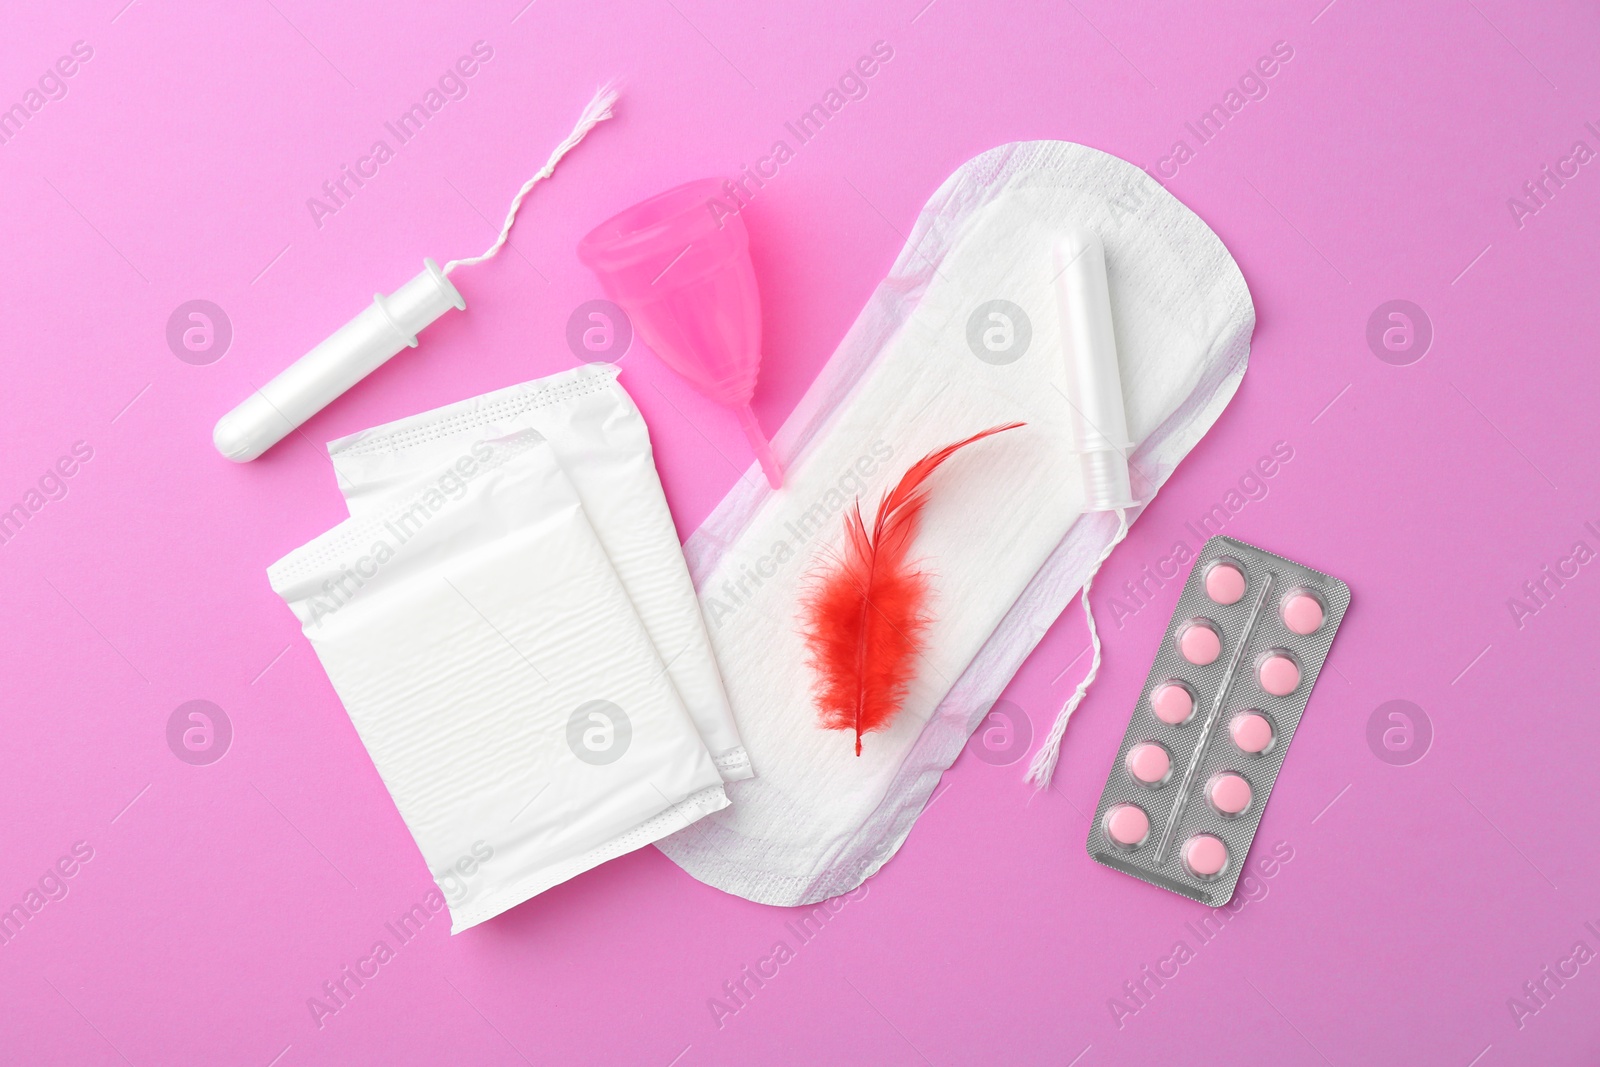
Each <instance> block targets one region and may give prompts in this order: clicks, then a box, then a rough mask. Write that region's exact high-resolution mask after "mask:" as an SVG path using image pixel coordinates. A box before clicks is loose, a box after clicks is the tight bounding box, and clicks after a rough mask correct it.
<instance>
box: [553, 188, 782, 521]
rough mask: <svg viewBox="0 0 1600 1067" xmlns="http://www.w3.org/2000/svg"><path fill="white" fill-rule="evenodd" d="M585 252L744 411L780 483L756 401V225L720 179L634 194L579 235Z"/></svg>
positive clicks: (651, 334)
mask: <svg viewBox="0 0 1600 1067" xmlns="http://www.w3.org/2000/svg"><path fill="white" fill-rule="evenodd" d="M578 258H579V259H581V260H583V262H584V264H585V265H586V266H587V267H588V268H589V269H590V270H592V271H594V272H595V275H596V276H597V277H599V279H600V285H601V287H602V288H604V289H605V291H606V295H607V296H609V297H610V298H611V299H612V300H615V301H616V302H617V303H618V304H619V305H621V307H622V309H623V310H624V311H626V312H627V313H628V317H629V318H631V319H632V320H633V326H634V328H635V329H636V330H638V331H639V336H641V337H643V338H644V340H645V343H646V344H648V345H649V346H650V347H651V348H652V349H654V350H655V353H656V355H658V356H660V357H661V359H662V361H663V362H664V363H666V365H667V366H669V367H671V368H672V369H673V370H675V371H677V372H678V373H679V374H681V375H683V376H684V377H685V378H687V379H689V382H690V384H692V385H693V386H694V387H695V388H696V389H698V390H699V391H700V392H701V393H703V394H704V395H706V396H708V397H710V398H711V399H712V400H715V401H717V402H718V403H721V404H726V405H727V406H728V407H730V408H732V409H733V410H734V411H735V412H736V413H737V414H738V416H739V424H740V425H741V426H743V427H744V432H745V436H746V437H748V438H749V439H750V447H751V448H753V449H754V450H755V454H756V458H757V459H759V460H760V461H761V469H762V470H763V471H765V472H766V475H767V481H768V482H770V483H771V484H772V487H773V488H774V489H776V488H778V486H779V485H780V484H782V481H783V474H782V472H781V471H780V470H779V469H778V461H777V459H775V458H774V457H773V455H772V447H771V446H770V445H769V444H767V439H766V438H765V437H763V436H762V434H761V427H760V426H759V425H758V424H757V423H756V417H755V413H754V412H752V411H751V410H750V398H751V396H752V395H754V393H755V390H756V374H757V372H758V371H760V369H761V296H760V294H759V293H758V292H757V291H756V274H755V269H754V268H753V267H752V266H751V265H750V235H749V233H748V232H747V231H746V230H745V227H744V220H743V219H742V218H740V217H739V216H738V215H737V214H734V213H733V212H731V211H729V210H728V208H727V202H726V201H725V200H723V198H722V185H721V183H720V182H719V181H718V180H717V179H715V178H705V179H702V180H700V181H696V182H690V183H688V184H687V185H680V186H678V187H677V188H676V189H669V190H667V191H666V192H664V193H661V194H660V195H658V196H653V197H651V198H650V199H649V200H646V201H644V202H643V203H639V204H635V205H634V206H633V207H630V208H628V210H626V211H624V212H622V213H621V214H620V215H615V216H613V217H612V218H609V219H607V220H606V221H605V222H602V223H601V224H600V225H599V226H597V227H595V228H594V230H593V231H591V232H590V233H589V234H588V236H586V237H584V239H583V240H581V241H579V242H578Z"/></svg>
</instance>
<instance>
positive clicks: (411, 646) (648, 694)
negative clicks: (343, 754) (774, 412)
mask: <svg viewBox="0 0 1600 1067" xmlns="http://www.w3.org/2000/svg"><path fill="white" fill-rule="evenodd" d="M424 482H425V484H423V485H421V486H419V487H418V488H417V490H416V491H414V492H413V493H412V494H410V495H409V496H407V497H406V498H404V499H402V500H398V501H397V502H395V503H393V506H387V505H386V506H381V507H375V508H374V509H372V510H371V511H370V512H369V513H365V514H361V515H358V516H356V517H353V518H350V519H348V520H346V521H345V522H343V523H341V524H340V525H339V526H337V527H335V528H334V529H333V530H331V531H329V532H328V533H326V534H324V535H322V536H321V537H318V538H316V539H315V540H313V541H312V542H310V543H309V544H307V545H305V546H304V547H302V548H300V549H298V550H296V551H294V552H292V553H290V554H289V555H288V556H286V557H285V558H283V559H282V560H279V561H278V562H277V563H276V564H274V565H273V566H272V567H271V568H270V569H269V570H268V577H269V578H270V580H271V582H272V587H273V589H274V590H275V591H277V593H278V594H279V595H280V596H282V597H283V599H284V600H285V601H286V602H287V603H288V604H289V606H290V607H291V608H292V609H293V610H294V612H295V614H296V615H297V616H298V617H299V619H300V621H301V624H302V628H303V630H304V632H305V635H306V637H307V638H308V639H309V640H310V642H311V645H312V647H313V649H315V651H316V653H317V657H318V659H320V660H321V661H322V665H323V668H324V669H325V670H326V671H327V674H328V678H329V680H330V681H331V682H332V683H333V687H334V689H335V691H336V692H337V693H338V695H339V699H340V700H341V701H342V702H343V704H344V706H345V710H346V711H347V712H348V713H349V716H350V721H351V722H352V723H354V725H355V727H356V730H357V732H358V733H359V734H360V736H361V741H362V743H363V744H364V745H365V746H366V749H367V752H368V754H369V755H370V756H371V757H372V762H373V764H374V765H375V766H376V767H377V770H378V773H379V775H380V776H382V778H383V782H384V785H385V786H386V787H387V788H388V790H389V793H390V795H391V796H392V797H393V799H394V802H395V806H396V807H397V808H398V809H399V811H400V815H401V817H402V818H403V819H404V820H405V823H406V826H407V827H408V828H409V829H410V831H411V834H412V836H413V837H414V838H415V840H416V842H417V847H418V848H419V849H420V850H421V852H422V855H423V858H424V859H425V860H426V862H427V864H428V868H429V870H430V871H431V872H433V875H434V879H435V881H436V882H438V884H439V887H440V889H441V891H442V892H443V893H444V895H445V899H446V902H447V903H448V905H449V907H450V914H451V919H452V925H451V930H452V932H460V931H461V930H464V929H466V928H468V927H470V926H473V925H475V924H476V923H479V922H482V921H483V920H485V919H488V918H490V917H492V916H494V915H497V914H499V913H500V912H503V911H505V910H506V909H508V908H511V907H513V906H515V905H516V904H518V903H521V902H522V901H524V900H527V899H528V898H529V897H532V896H534V895H535V894H537V893H540V892H542V891H544V890H545V889H547V888H549V887H550V886H552V885H555V884H557V883H559V882H562V881H565V880H566V879H568V878H571V877H573V876H574V875H577V874H579V873H581V872H583V871H585V870H588V869H590V868H592V867H595V866H597V865H598V864H600V863H603V862H605V861H606V860H608V859H611V858H613V857H615V856H619V855H622V854H623V853H625V852H629V851H631V850H633V849H636V848H639V847H641V846H643V845H646V844H649V843H651V842H653V841H655V840H657V839H658V838H660V837H662V836H663V835H665V834H668V833H670V832H672V831H674V830H678V829H681V828H683V827H684V826H687V825H688V824H690V823H692V822H693V821H694V820H696V819H698V818H700V817H702V816H704V815H707V814H709V813H710V812H713V811H716V810H718V809H720V808H723V807H725V806H726V805H727V803H728V801H727V798H726V796H725V794H724V792H723V788H722V779H721V776H720V775H719V774H718V772H717V768H716V766H715V765H714V764H713V762H712V760H711V757H710V755H709V753H708V752H707V751H706V748H705V745H704V744H703V743H702V742H701V739H700V735H699V733H698V731H697V730H696V728H695V723H694V722H693V721H692V720H691V719H690V717H689V714H688V712H687V711H686V709H685V708H684V705H683V702H682V701H681V700H680V699H679V696H678V693H677V691H676V690H675V689H674V687H673V685H672V683H671V681H670V679H669V677H668V675H667V672H666V670H665V666H664V664H663V663H662V661H661V658H660V657H659V656H658V655H657V654H656V649H655V646H654V645H653V644H652V643H651V639H650V636H649V634H648V633H647V632H646V630H645V627H644V625H643V624H642V623H641V621H640V619H639V615H638V614H637V613H636V612H635V610H634V605H633V603H632V602H631V600H630V598H629V595H628V593H627V591H625V590H624V588H623V585H622V582H621V581H620V579H619V578H618V576H617V572H616V570H615V569H614V568H613V566H612V563H611V560H610V559H609V558H608V556H607V553H606V551H605V550H604V549H603V548H602V546H601V544H600V541H599V539H598V538H597V537H596V536H595V532H594V530H593V529H592V528H591V526H590V523H589V519H588V518H587V517H586V515H585V513H584V508H583V506H582V504H581V503H580V501H579V497H578V494H577V492H576V491H575V490H574V488H573V486H572V484H571V483H570V482H569V481H568V479H567V477H566V475H565V474H564V473H563V472H562V468H561V466H560V464H559V463H558V462H557V459H556V456H555V453H554V451H553V450H552V448H551V446H550V445H549V443H547V442H546V441H545V440H544V439H543V438H541V437H540V436H539V435H538V434H537V433H535V432H533V431H530V430H524V431H521V432H519V433H515V434H512V435H510V436H507V437H499V438H491V439H484V438H482V437H476V438H474V439H473V440H472V442H471V443H470V444H469V445H466V446H464V447H463V448H462V449H461V451H460V452H458V453H455V454H454V455H451V456H449V457H447V459H446V462H444V463H441V464H440V465H439V466H438V467H436V468H435V470H434V472H433V473H432V474H431V475H430V477H428V478H427V479H424ZM469 871H470V875H469V874H467V873H466V872H469Z"/></svg>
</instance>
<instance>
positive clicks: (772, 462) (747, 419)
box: [739, 404, 783, 489]
mask: <svg viewBox="0 0 1600 1067" xmlns="http://www.w3.org/2000/svg"><path fill="white" fill-rule="evenodd" d="M739 425H740V426H742V427H744V435H745V437H746V438H748V439H749V441H750V447H751V449H753V450H754V451H755V454H756V459H758V460H760V461H761V470H762V471H763V472H764V473H765V474H766V476H767V484H768V485H770V486H772V488H774V489H781V488H783V471H782V470H780V469H779V468H778V457H777V456H774V455H773V454H772V446H771V445H769V444H767V439H766V437H765V436H763V435H762V433H761V424H760V423H759V422H757V421H756V413H755V412H753V411H751V410H750V405H749V404H746V405H745V406H744V407H742V408H740V409H739Z"/></svg>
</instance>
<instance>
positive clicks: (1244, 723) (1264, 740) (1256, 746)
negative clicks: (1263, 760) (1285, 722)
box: [1228, 711, 1272, 754]
mask: <svg viewBox="0 0 1600 1067" xmlns="http://www.w3.org/2000/svg"><path fill="white" fill-rule="evenodd" d="M1228 733H1230V734H1232V735H1233V743H1234V744H1236V745H1238V746H1239V750H1240V751H1241V752H1249V753H1252V754H1253V753H1257V752H1265V751H1266V750H1267V746H1268V745H1270V744H1272V724H1271V723H1270V722H1268V721H1267V717H1266V716H1265V715H1260V714H1258V713H1256V712H1253V711H1247V712H1245V713H1244V714H1242V715H1235V716H1234V717H1233V721H1232V722H1230V723H1229V724H1228Z"/></svg>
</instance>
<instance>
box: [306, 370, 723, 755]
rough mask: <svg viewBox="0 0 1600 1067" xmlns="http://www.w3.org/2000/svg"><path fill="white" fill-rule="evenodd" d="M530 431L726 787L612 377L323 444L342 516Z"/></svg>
mask: <svg viewBox="0 0 1600 1067" xmlns="http://www.w3.org/2000/svg"><path fill="white" fill-rule="evenodd" d="M524 429H532V430H536V431H538V433H539V434H540V435H541V436H542V437H544V438H545V439H546V440H547V441H549V442H550V448H551V449H552V451H553V453H554V455H555V457H556V460H557V462H558V463H560V465H561V468H562V470H563V471H564V472H565V473H566V475H567V477H568V479H569V480H570V481H571V482H572V485H573V488H575V489H576V490H577V492H578V498H579V499H580V500H581V501H582V502H583V509H584V511H585V513H586V514H587V515H588V516H589V521H590V522H591V523H592V524H593V525H594V531H595V534H596V536H598V537H599V539H600V544H601V545H602V547H604V548H605V551H606V555H607V556H609V557H610V558H611V564H612V566H614V567H615V568H616V571H617V575H618V577H620V578H621V579H622V584H623V587H624V588H625V589H626V590H627V591H628V596H629V598H630V599H631V600H632V601H633V606H634V608H635V609H636V610H637V611H638V613H639V618H640V619H641V620H643V622H644V627H645V630H646V632H648V633H649V635H650V640H651V642H652V643H654V645H655V647H656V653H657V654H658V655H659V656H660V657H661V661H662V662H663V663H665V664H666V665H667V676H668V677H669V678H670V679H671V682H672V685H673V688H675V689H676V690H677V691H678V695H679V696H680V697H682V698H683V703H684V706H685V707H687V708H688V709H689V714H690V716H691V717H692V718H693V719H694V722H695V726H696V728H697V729H698V730H699V731H700V736H701V738H702V739H703V740H704V741H705V744H706V748H707V749H708V750H710V752H711V757H712V759H713V760H714V761H715V762H716V764H717V769H718V770H719V771H721V773H722V777H723V778H724V779H725V780H728V781H733V780H736V779H739V778H748V777H750V775H751V770H750V757H749V756H748V755H747V754H746V753H745V748H744V742H742V741H741V740H740V739H739V731H738V728H737V727H736V726H735V725H734V720H733V710H732V709H731V708H730V707H729V705H728V697H727V694H726V693H725V692H724V691H723V687H722V676H721V674H720V673H719V672H718V670H717V663H716V660H715V658H713V656H712V653H711V643H710V641H709V640H708V639H707V637H706V628H705V622H704V620H703V619H702V618H701V616H700V605H699V602H698V601H697V600H696V599H695V592H694V585H693V584H692V583H691V582H690V580H689V571H688V568H687V567H686V566H685V565H684V559H683V549H682V548H681V547H680V546H679V544H678V532H677V528H676V527H675V526H674V525H673V522H672V513H671V512H670V511H669V510H668V509H667V500H666V497H665V496H664V495H663V494H662V492H661V479H660V477H659V476H658V475H657V474H656V467H655V459H654V453H653V452H652V450H651V447H650V434H649V430H648V429H647V428H646V426H645V423H644V419H643V417H642V416H641V415H640V414H639V409H638V408H637V407H636V406H635V405H634V403H633V398H632V397H630V396H629V395H628V394H627V391H626V390H624V389H623V388H622V385H621V383H619V382H618V381H617V368H616V367H613V366H609V365H605V364H592V365H588V366H583V367H577V368H575V369H573V370H569V371H563V372H562V373H560V374H552V375H550V376H549V377H546V378H540V379H537V380H536V381H531V382H525V383H522V384H520V385H513V386H511V387H509V388H506V389H499V390H496V391H495V392H492V393H485V394H484V395H483V396H478V397H472V398H471V399H468V400H463V401H460V402H459V403H455V404H449V405H447V406H445V407H442V408H437V409H435V410H433V411H427V412H423V413H422V414H420V415H413V416H411V417H409V418H404V419H399V420H397V421H395V422H390V423H386V424H384V425H382V426H376V427H373V428H372V429H370V430H363V431H362V432H360V433H357V434H352V435H350V436H349V437H343V438H340V439H339V440H337V441H334V442H332V443H330V444H329V445H328V453H329V455H331V456H332V457H333V463H334V467H335V469H336V470H337V471H338V474H339V489H340V491H341V492H343V493H344V496H345V500H346V502H347V503H348V504H349V507H350V514H351V515H358V516H359V515H368V514H375V513H377V512H379V511H381V510H383V509H385V508H388V507H393V506H394V504H396V503H397V502H399V501H402V500H404V499H405V498H406V497H407V496H408V495H411V494H414V493H415V492H416V491H417V490H418V489H420V488H422V487H423V486H424V485H426V483H427V482H428V481H429V479H430V478H431V477H434V476H435V474H436V472H437V471H438V470H439V468H440V467H441V465H444V466H448V465H449V464H450V463H451V462H452V461H453V460H454V459H455V458H456V457H457V456H460V455H462V454H464V453H465V452H466V450H467V449H468V448H469V447H470V446H471V444H472V442H473V441H478V440H483V439H484V438H486V437H496V436H503V435H508V434H513V433H516V432H517V431H519V430H524Z"/></svg>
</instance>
